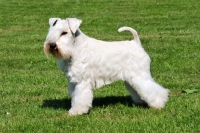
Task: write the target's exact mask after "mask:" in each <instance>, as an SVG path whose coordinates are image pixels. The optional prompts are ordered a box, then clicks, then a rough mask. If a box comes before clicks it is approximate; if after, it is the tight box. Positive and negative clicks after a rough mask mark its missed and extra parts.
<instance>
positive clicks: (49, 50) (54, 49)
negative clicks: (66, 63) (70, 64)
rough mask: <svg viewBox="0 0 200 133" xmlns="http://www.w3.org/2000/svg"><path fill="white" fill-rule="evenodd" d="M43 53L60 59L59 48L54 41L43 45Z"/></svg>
mask: <svg viewBox="0 0 200 133" xmlns="http://www.w3.org/2000/svg"><path fill="white" fill-rule="evenodd" d="M44 53H45V54H46V55H49V54H51V55H53V56H54V57H55V58H58V59H61V58H62V54H61V53H60V50H59V48H58V46H57V45H56V44H55V43H47V44H45V46H44Z"/></svg>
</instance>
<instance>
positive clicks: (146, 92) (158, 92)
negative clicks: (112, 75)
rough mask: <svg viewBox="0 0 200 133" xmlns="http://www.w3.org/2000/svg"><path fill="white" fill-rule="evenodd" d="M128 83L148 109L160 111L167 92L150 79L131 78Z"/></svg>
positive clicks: (166, 97)
mask: <svg viewBox="0 0 200 133" xmlns="http://www.w3.org/2000/svg"><path fill="white" fill-rule="evenodd" d="M128 83H129V84H130V85H131V86H132V87H133V88H134V89H135V90H136V91H137V93H138V95H139V96H140V98H141V99H142V100H144V101H145V102H146V103H147V104H148V105H149V106H150V107H152V108H156V109H160V108H163V107H164V106H165V103H166V102H167V100H168V93H169V90H168V89H165V88H163V87H162V86H161V85H159V84H157V83H156V82H155V81H154V80H153V79H152V78H144V77H142V76H139V77H135V78H132V79H131V81H129V82H128ZM133 92H134V91H133Z"/></svg>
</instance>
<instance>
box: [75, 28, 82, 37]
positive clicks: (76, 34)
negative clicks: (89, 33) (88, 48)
mask: <svg viewBox="0 0 200 133" xmlns="http://www.w3.org/2000/svg"><path fill="white" fill-rule="evenodd" d="M80 34H81V32H80V31H79V29H78V30H77V31H76V32H75V34H74V36H75V38H76V37H78V36H79V35H80Z"/></svg>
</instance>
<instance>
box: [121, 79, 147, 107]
mask: <svg viewBox="0 0 200 133" xmlns="http://www.w3.org/2000/svg"><path fill="white" fill-rule="evenodd" d="M124 84H125V86H126V89H127V90H128V92H129V93H130V95H131V98H132V100H133V101H134V102H135V103H136V104H143V103H145V102H144V101H143V100H142V99H141V98H140V96H139V95H138V93H137V91H135V89H134V88H133V87H132V86H131V85H130V84H129V83H127V82H126V81H125V82H124Z"/></svg>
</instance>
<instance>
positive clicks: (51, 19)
mask: <svg viewBox="0 0 200 133" xmlns="http://www.w3.org/2000/svg"><path fill="white" fill-rule="evenodd" d="M58 20H61V19H60V18H50V19H49V25H50V26H51V27H52V26H54V25H56V23H57V21H58Z"/></svg>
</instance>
